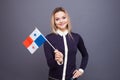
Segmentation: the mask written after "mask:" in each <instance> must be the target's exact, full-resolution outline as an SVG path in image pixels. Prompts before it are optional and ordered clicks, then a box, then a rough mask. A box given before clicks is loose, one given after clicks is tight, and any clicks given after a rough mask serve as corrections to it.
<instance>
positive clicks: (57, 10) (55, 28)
mask: <svg viewBox="0 0 120 80" xmlns="http://www.w3.org/2000/svg"><path fill="white" fill-rule="evenodd" d="M59 11H62V12H64V13H65V14H66V15H67V18H68V25H67V29H68V33H69V34H70V32H71V22H70V17H69V15H68V12H67V11H66V10H65V9H64V8H63V7H57V8H55V9H54V10H53V12H52V14H51V27H52V32H53V33H56V30H57V26H56V25H55V13H57V12H59Z"/></svg>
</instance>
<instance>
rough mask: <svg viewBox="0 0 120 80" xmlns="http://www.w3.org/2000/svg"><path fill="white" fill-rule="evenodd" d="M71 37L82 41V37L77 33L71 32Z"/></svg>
mask: <svg viewBox="0 0 120 80" xmlns="http://www.w3.org/2000/svg"><path fill="white" fill-rule="evenodd" d="M71 35H72V37H73V38H78V39H82V37H81V35H80V34H78V33H75V32H71Z"/></svg>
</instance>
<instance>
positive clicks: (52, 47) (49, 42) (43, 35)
mask: <svg viewBox="0 0 120 80" xmlns="http://www.w3.org/2000/svg"><path fill="white" fill-rule="evenodd" d="M41 34H42V33H41ZM42 36H43V38H44V39H45V40H46V41H47V42H48V44H49V45H50V46H51V47H52V48H53V49H54V51H55V47H54V46H53V45H52V44H51V43H50V42H49V41H48V40H47V39H46V37H45V36H44V35H43V34H42Z"/></svg>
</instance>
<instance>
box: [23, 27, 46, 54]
mask: <svg viewBox="0 0 120 80" xmlns="http://www.w3.org/2000/svg"><path fill="white" fill-rule="evenodd" d="M45 41H46V39H45V37H44V35H42V33H41V32H40V31H39V30H38V29H37V28H35V30H34V31H33V32H32V33H31V34H30V35H29V36H28V37H27V38H26V39H25V40H24V41H23V45H24V46H25V47H26V48H27V49H28V50H29V52H30V53H31V54H33V53H34V52H35V51H36V50H37V49H38V48H39V47H40V46H41V45H42V44H43V43H44V42H45Z"/></svg>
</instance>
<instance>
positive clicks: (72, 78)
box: [44, 7, 88, 80]
mask: <svg viewBox="0 0 120 80" xmlns="http://www.w3.org/2000/svg"><path fill="white" fill-rule="evenodd" d="M51 27H52V33H50V34H48V35H47V36H46V38H47V39H48V40H49V41H50V42H51V44H52V45H53V46H54V47H55V50H54V49H53V48H52V47H51V46H50V45H49V44H48V43H47V42H46V43H45V44H44V51H45V56H46V60H47V63H48V67H49V77H48V80H77V78H79V77H80V76H82V75H83V73H84V70H85V68H86V66H87V62H88V53H87V50H86V48H85V45H84V42H83V39H82V38H81V36H80V35H79V34H77V33H74V32H72V31H71V22H70V17H69V15H68V13H67V11H66V10H65V9H64V8H63V7H57V8H55V9H54V10H53V12H52V15H51ZM77 49H78V50H79V51H80V53H81V55H82V59H81V63H80V66H79V68H76V53H77Z"/></svg>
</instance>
